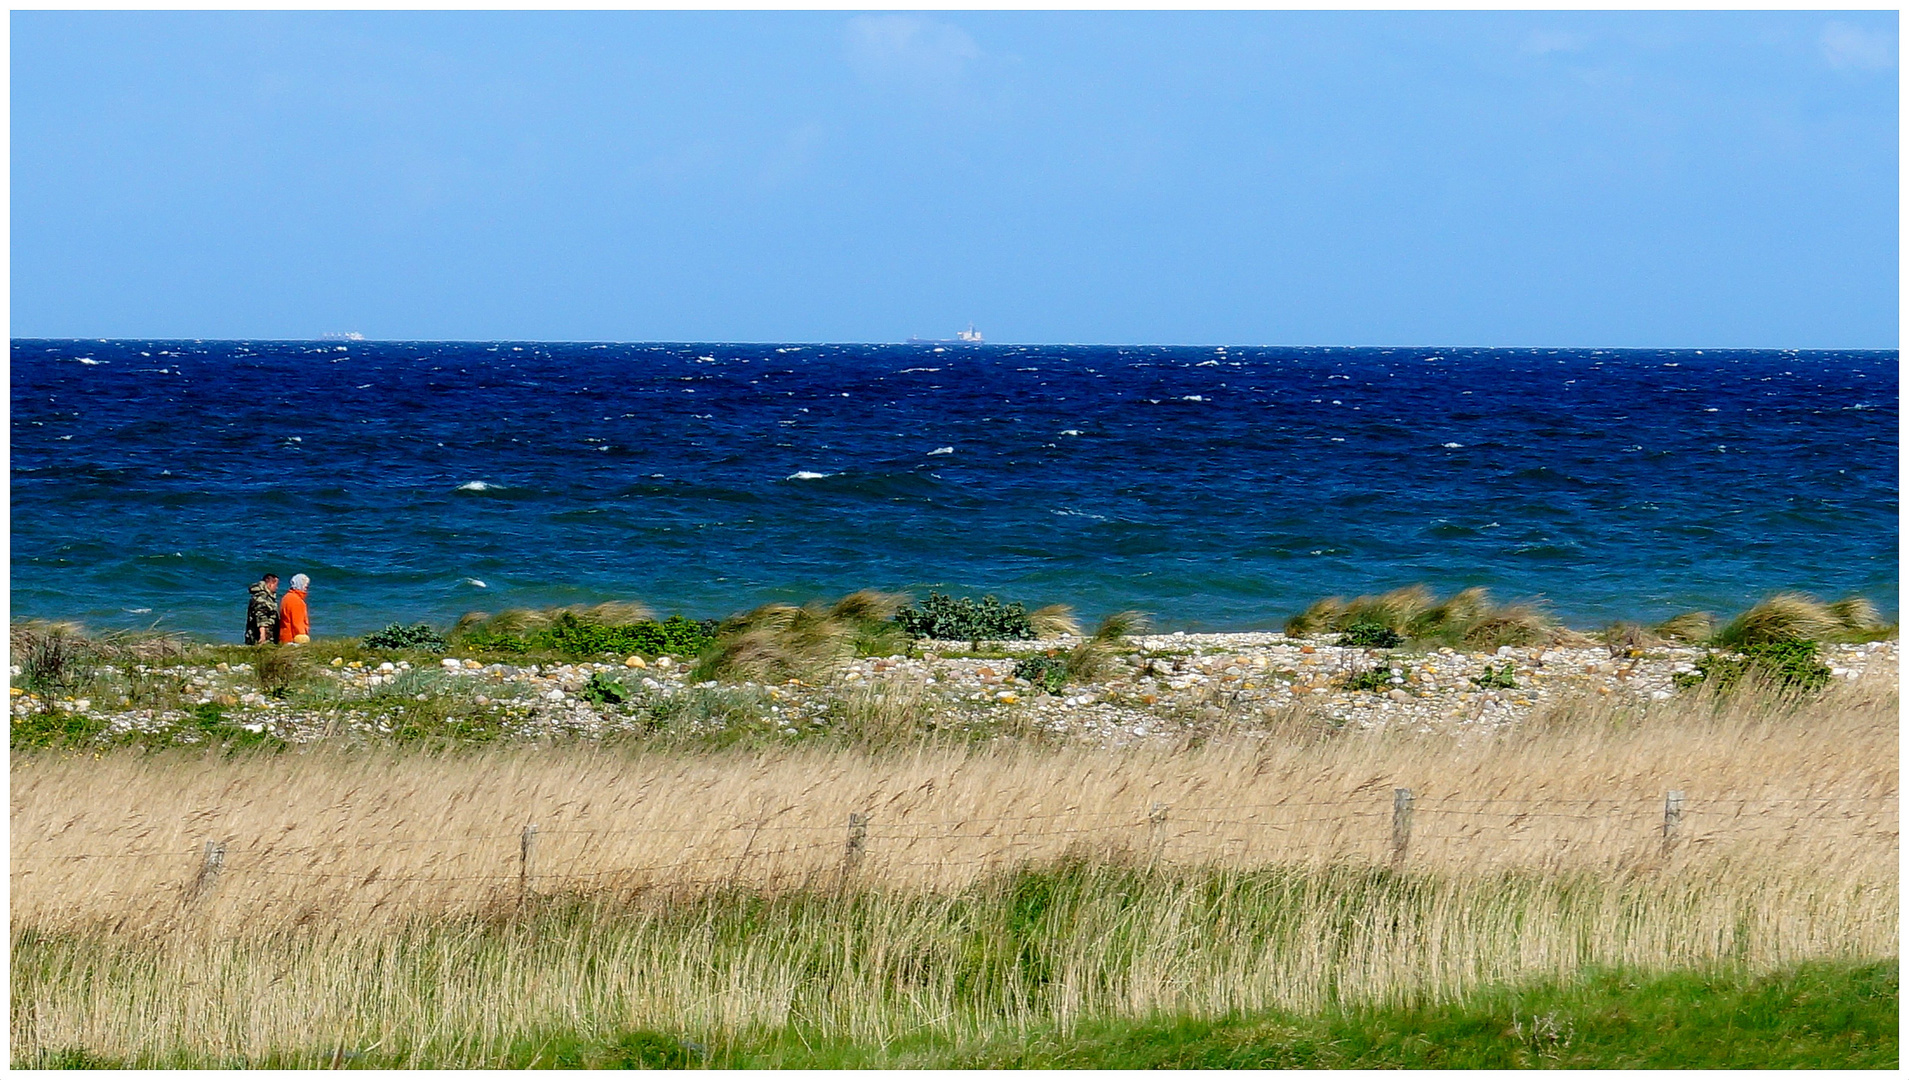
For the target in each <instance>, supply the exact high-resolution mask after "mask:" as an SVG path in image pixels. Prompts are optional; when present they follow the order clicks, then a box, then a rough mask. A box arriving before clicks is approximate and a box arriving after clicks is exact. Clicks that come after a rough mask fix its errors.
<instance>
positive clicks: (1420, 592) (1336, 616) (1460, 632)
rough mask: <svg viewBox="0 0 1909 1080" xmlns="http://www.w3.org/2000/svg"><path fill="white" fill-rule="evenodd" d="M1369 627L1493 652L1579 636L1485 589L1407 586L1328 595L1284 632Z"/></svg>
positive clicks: (1308, 633)
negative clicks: (1441, 594)
mask: <svg viewBox="0 0 1909 1080" xmlns="http://www.w3.org/2000/svg"><path fill="white" fill-rule="evenodd" d="M1361 626H1372V627H1381V628H1384V629H1386V630H1390V631H1392V632H1393V633H1395V634H1398V635H1401V636H1403V637H1406V638H1410V639H1413V640H1414V641H1415V642H1418V643H1420V644H1427V645H1434V646H1437V645H1449V646H1463V647H1467V648H1497V647H1499V646H1501V645H1539V644H1556V643H1564V642H1567V641H1575V640H1577V639H1579V638H1581V637H1582V635H1578V634H1575V633H1574V632H1573V631H1570V630H1567V629H1565V627H1564V626H1563V625H1562V624H1561V623H1559V622H1558V621H1557V620H1556V619H1554V618H1552V617H1551V616H1549V615H1547V614H1545V613H1544V612H1542V611H1540V610H1538V609H1537V608H1536V607H1534V606H1532V605H1529V604H1498V603H1496V602H1494V601H1493V600H1492V598H1491V594H1490V593H1489V592H1487V591H1486V590H1484V589H1480V588H1471V589H1464V590H1462V591H1460V592H1458V593H1456V594H1454V595H1452V596H1451V597H1449V598H1447V599H1445V600H1442V601H1441V600H1439V599H1438V597H1437V596H1436V595H1435V594H1434V593H1433V592H1432V590H1431V589H1429V588H1427V587H1426V586H1424V585H1409V586H1406V587H1405V588H1402V589H1394V590H1392V591H1391V592H1387V593H1380V594H1378V595H1376V596H1359V597H1355V598H1353V599H1352V600H1346V599H1344V598H1343V597H1338V596H1329V597H1327V598H1325V599H1323V600H1318V601H1315V602H1313V603H1312V604H1311V605H1310V606H1308V607H1307V608H1306V610H1304V611H1302V612H1300V613H1299V614H1298V615H1295V616H1293V617H1292V618H1291V619H1288V620H1287V621H1286V633H1287V634H1289V635H1292V636H1295V637H1316V636H1319V635H1323V634H1330V633H1337V632H1343V631H1346V630H1349V629H1351V628H1353V627H1361Z"/></svg>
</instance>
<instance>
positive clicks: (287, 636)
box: [245, 574, 312, 645]
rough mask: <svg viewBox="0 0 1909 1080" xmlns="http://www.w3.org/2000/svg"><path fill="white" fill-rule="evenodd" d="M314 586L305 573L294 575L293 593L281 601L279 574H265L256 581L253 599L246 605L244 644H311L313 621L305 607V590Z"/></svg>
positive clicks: (253, 586) (289, 593)
mask: <svg viewBox="0 0 1909 1080" xmlns="http://www.w3.org/2000/svg"><path fill="white" fill-rule="evenodd" d="M311 583H312V579H311V578H309V577H306V576H305V575H304V574H293V575H292V588H291V591H289V592H287V593H286V594H285V598H284V599H282V600H281V599H279V595H278V575H277V574H266V575H265V576H264V577H262V578H260V579H259V580H257V581H255V582H253V583H252V600H251V602H250V603H248V604H246V606H245V643H246V644H247V645H269V644H271V643H273V642H277V643H278V644H280V645H303V644H304V643H306V642H307V641H310V640H311V634H312V621H311V615H310V613H309V612H308V610H307V609H306V607H305V591H306V590H307V589H309V588H310V587H311Z"/></svg>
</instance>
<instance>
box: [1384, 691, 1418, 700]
mask: <svg viewBox="0 0 1909 1080" xmlns="http://www.w3.org/2000/svg"><path fill="white" fill-rule="evenodd" d="M1385 696H1386V697H1389V698H1391V699H1392V700H1393V701H1410V700H1412V695H1410V694H1408V693H1406V692H1405V691H1403V690H1399V689H1396V688H1394V689H1392V690H1388V691H1386V692H1385Z"/></svg>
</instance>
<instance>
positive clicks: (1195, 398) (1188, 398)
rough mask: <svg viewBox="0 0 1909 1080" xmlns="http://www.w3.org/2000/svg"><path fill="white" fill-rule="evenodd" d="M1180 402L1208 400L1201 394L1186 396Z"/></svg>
mask: <svg viewBox="0 0 1909 1080" xmlns="http://www.w3.org/2000/svg"><path fill="white" fill-rule="evenodd" d="M1180 400H1181V401H1205V400H1206V398H1204V397H1202V396H1201V395H1199V394H1187V395H1186V396H1184V397H1182V398H1181V399H1180Z"/></svg>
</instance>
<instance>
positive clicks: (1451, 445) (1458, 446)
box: [1439, 442, 1465, 450]
mask: <svg viewBox="0 0 1909 1080" xmlns="http://www.w3.org/2000/svg"><path fill="white" fill-rule="evenodd" d="M1439 445H1440V446H1443V447H1444V448H1445V449H1447V450H1463V449H1464V448H1465V444H1464V443H1462V442H1448V443H1439Z"/></svg>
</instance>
